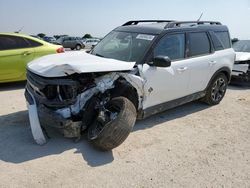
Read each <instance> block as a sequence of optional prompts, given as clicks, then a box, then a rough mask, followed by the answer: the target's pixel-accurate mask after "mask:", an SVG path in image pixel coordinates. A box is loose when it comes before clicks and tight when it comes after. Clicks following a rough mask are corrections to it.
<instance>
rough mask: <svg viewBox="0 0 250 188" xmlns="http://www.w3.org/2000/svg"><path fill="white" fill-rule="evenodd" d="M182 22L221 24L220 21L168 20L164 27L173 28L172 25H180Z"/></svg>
mask: <svg viewBox="0 0 250 188" xmlns="http://www.w3.org/2000/svg"><path fill="white" fill-rule="evenodd" d="M182 24H197V25H205V24H210V25H221V23H220V22H215V21H183V22H182V21H173V22H169V23H168V24H167V25H166V26H165V29H167V28H173V27H181V25H182Z"/></svg>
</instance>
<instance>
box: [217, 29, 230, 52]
mask: <svg viewBox="0 0 250 188" xmlns="http://www.w3.org/2000/svg"><path fill="white" fill-rule="evenodd" d="M214 33H215V35H216V36H217V38H218V39H219V40H220V42H221V43H222V45H223V47H224V49H227V48H231V40H230V37H229V33H228V32H227V31H215V32H214Z"/></svg>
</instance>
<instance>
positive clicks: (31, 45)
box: [25, 38, 42, 47]
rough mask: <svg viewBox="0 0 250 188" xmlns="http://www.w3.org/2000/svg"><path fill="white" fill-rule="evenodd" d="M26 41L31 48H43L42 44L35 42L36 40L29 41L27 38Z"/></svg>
mask: <svg viewBox="0 0 250 188" xmlns="http://www.w3.org/2000/svg"><path fill="white" fill-rule="evenodd" d="M25 40H26V41H28V43H29V47H38V46H42V44H41V43H39V42H36V41H34V40H31V39H27V38H26V39H25Z"/></svg>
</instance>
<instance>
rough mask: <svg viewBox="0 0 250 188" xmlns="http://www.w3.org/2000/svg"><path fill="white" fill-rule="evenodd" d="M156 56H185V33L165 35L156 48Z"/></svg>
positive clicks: (181, 57) (172, 57) (175, 58)
mask: <svg viewBox="0 0 250 188" xmlns="http://www.w3.org/2000/svg"><path fill="white" fill-rule="evenodd" d="M154 56H155V57H156V56H168V57H169V58H170V59H171V60H177V59H183V58H184V57H185V34H172V35H166V36H165V37H163V38H162V39H161V40H160V42H159V43H158V45H157V46H156V48H155V50H154Z"/></svg>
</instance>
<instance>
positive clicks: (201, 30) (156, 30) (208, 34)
mask: <svg viewBox="0 0 250 188" xmlns="http://www.w3.org/2000/svg"><path fill="white" fill-rule="evenodd" d="M146 22H155V23H152V24H149V23H148V24H146ZM139 23H144V24H139ZM234 60H235V52H234V50H233V49H232V47H231V41H230V36H229V31H228V28H227V27H226V26H224V25H221V23H219V22H206V21H198V22H197V21H190V22H178V21H167V20H166V21H165V20H145V21H129V22H127V23H125V24H124V25H122V26H120V27H118V28H116V29H114V30H113V31H112V32H110V33H109V34H108V35H107V36H106V37H105V38H104V39H103V40H101V41H100V42H99V43H98V44H97V45H96V46H95V47H94V49H92V51H90V53H85V52H72V53H65V54H64V55H62V56H58V55H53V56H50V57H47V58H41V59H39V60H35V61H33V62H32V63H30V64H29V65H28V82H27V87H26V93H25V95H26V100H27V101H28V103H29V105H28V108H29V117H30V123H31V130H32V133H33V136H34V139H35V140H36V142H37V143H38V144H43V143H45V142H46V139H45V137H44V135H43V132H42V129H41V126H40V123H41V124H42V125H44V127H46V125H52V126H54V127H58V128H60V129H61V130H62V131H63V133H64V136H65V137H76V138H79V137H80V136H81V133H82V132H83V131H84V130H87V131H88V138H89V140H90V141H91V142H92V143H93V144H94V145H95V146H96V147H98V148H100V149H102V150H110V149H113V148H115V147H117V146H119V145H120V144H121V143H122V142H123V141H124V140H125V139H126V138H127V137H128V135H129V133H130V132H131V130H132V129H133V126H134V124H135V121H136V118H138V119H143V118H146V117H148V116H150V115H153V114H156V113H159V112H162V111H165V110H167V109H170V108H173V107H176V106H179V105H182V104H184V103H187V102H190V101H193V100H197V99H201V100H202V101H204V102H206V103H207V104H209V105H216V104H219V103H220V102H221V100H222V99H223V97H224V95H225V93H226V89H227V85H228V82H229V81H230V76H231V71H232V67H233V64H234ZM46 65H48V66H46ZM38 117H39V118H38Z"/></svg>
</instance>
